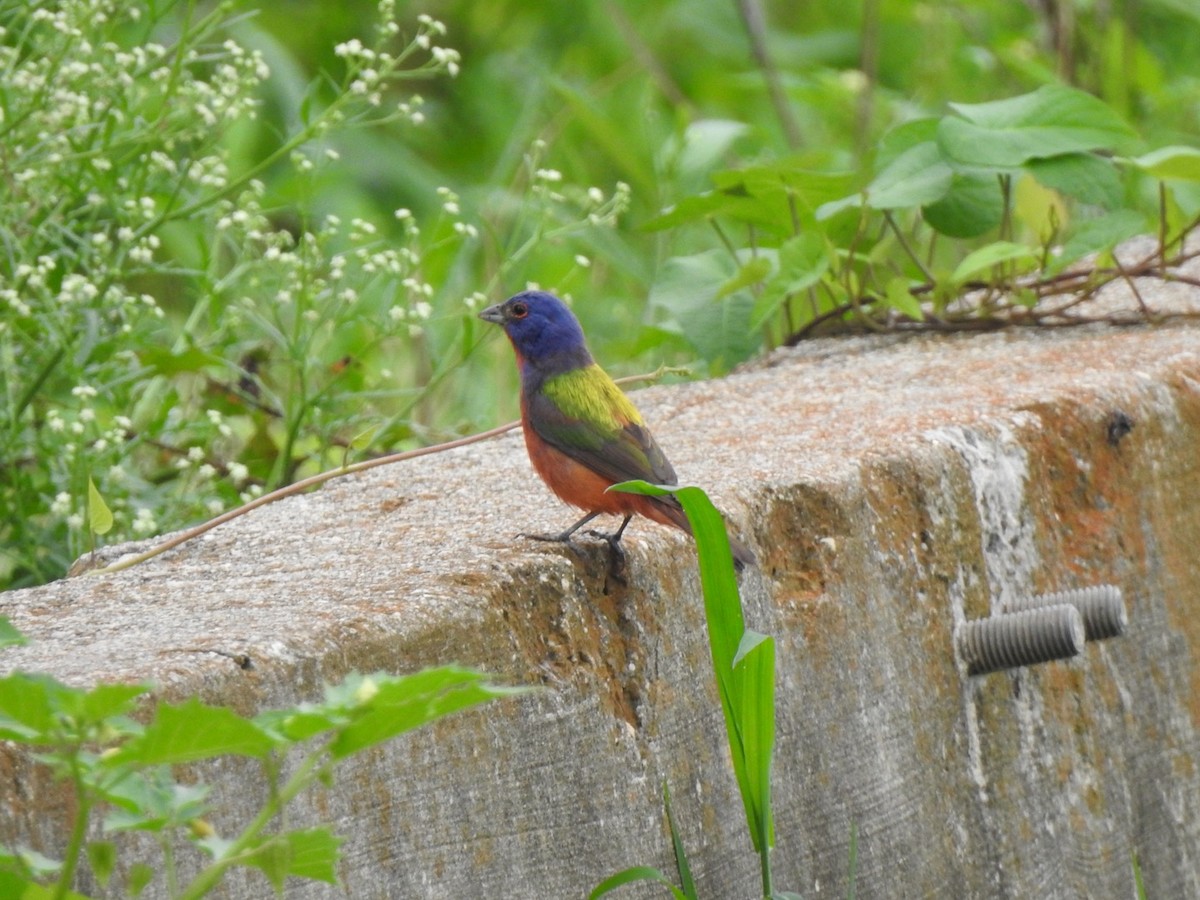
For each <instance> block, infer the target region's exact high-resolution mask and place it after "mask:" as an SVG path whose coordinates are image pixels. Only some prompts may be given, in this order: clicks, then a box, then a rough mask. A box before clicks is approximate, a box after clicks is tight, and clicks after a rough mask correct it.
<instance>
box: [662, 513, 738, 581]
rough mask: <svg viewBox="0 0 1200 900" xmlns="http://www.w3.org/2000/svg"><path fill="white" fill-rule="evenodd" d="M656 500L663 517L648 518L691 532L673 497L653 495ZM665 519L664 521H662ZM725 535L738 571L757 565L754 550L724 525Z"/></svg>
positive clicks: (684, 514)
mask: <svg viewBox="0 0 1200 900" xmlns="http://www.w3.org/2000/svg"><path fill="white" fill-rule="evenodd" d="M653 499H654V500H655V501H656V502H655V503H654V508H655V511H656V512H659V513H661V514H662V516H663V518H659V517H658V516H653V515H652V516H650V518H658V520H659V521H660V522H663V524H664V525H665V524H670V525H674V526H675V527H676V528H679V529H681V530H683V531H686V532H687V533H688V534H691V533H692V523H691V522H689V521H688V517H687V514H686V513H684V511H683V507H682V506H680V505H679V501H678V500H676V499H675V498H674V497H670V496H668V497H655V498H653ZM664 520H666V521H664ZM725 536H726V537H728V538H729V549H730V551H731V552H732V553H733V566H734V568H735V569H737V570H738V571H739V572H740V571H742V570H743V569H744V568H746V566H755V565H758V560H757V559H756V558H755V556H754V552H753V551H752V550H751V549H750V548H749V547H747V546H746V545H745V544H743V543H742V542H741V541H739V540H738V539H737V538H735V537H734V536H733V535H732V534H730V533H729V527H728V526H726V527H725Z"/></svg>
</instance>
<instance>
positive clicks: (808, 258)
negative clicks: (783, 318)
mask: <svg viewBox="0 0 1200 900" xmlns="http://www.w3.org/2000/svg"><path fill="white" fill-rule="evenodd" d="M829 264H830V252H829V247H828V245H827V244H826V243H825V239H824V238H823V237H822V236H821V235H820V234H818V233H817V232H813V231H806V232H804V233H803V234H801V235H799V236H797V237H794V238H792V239H791V240H789V241H787V242H786V243H784V244H783V246H781V247H780V248H779V271H778V272H776V273H775V276H774V277H773V278H771V280H770V281H768V282H767V284H766V287H765V288H764V289H763V292H762V293H761V294H760V295H759V296H758V298H757V299H756V300H755V301H754V311H753V312H752V313H751V315H750V327H751V328H752V329H756V330H757V329H759V328H762V326H763V324H764V323H765V322H766V321H767V320H768V319H770V318H771V316H773V315H774V314H775V312H776V311H777V310H778V309H779V307H780V306H782V305H783V303H784V302H785V301H786V300H787V299H788V297H790V296H792V295H793V294H797V293H799V292H800V291H804V290H807V289H808V288H810V287H812V286H813V285H814V284H816V283H817V282H818V281H820V280H821V278H822V277H823V276H824V275H825V273H826V272H827V271H829Z"/></svg>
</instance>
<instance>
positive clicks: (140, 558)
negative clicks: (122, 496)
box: [78, 366, 687, 575]
mask: <svg viewBox="0 0 1200 900" xmlns="http://www.w3.org/2000/svg"><path fill="white" fill-rule="evenodd" d="M686 371H687V370H686V369H677V368H673V367H669V366H662V367H660V368H659V369H658V370H656V371H654V372H648V373H645V374H642V375H628V376H626V377H624V378H618V379H616V381H617V383H618V384H629V383H631V382H639V381H656V380H658V379H660V378H662V376H663V375H666V374H669V373H686ZM520 424H521V423H520V422H519V421H517V422H509V423H507V424H505V425H499V426H497V427H496V428H490V429H488V430H487V431H481V432H479V433H478V434H471V435H467V436H466V437H462V438H458V439H456V440H453V441H447V442H445V443H442V444H435V445H433V446H430V447H418V448H417V449H415V450H405V451H403V452H402V453H391V454H389V455H387V456H381V457H378V458H377V459H368V460H364V461H363V462H358V463H354V464H352V465H349V466H342V467H340V468H337V469H330V470H329V471H328V472H321V473H319V474H317V475H312V476H310V477H308V478H303V479H301V480H300V481H297V482H294V483H292V484H289V485H287V486H285V487H281V488H279V489H278V490H275V491H271V493H269V494H263V495H262V496H261V497H256V498H254V499H253V500H251V501H250V502H249V503H244V504H243V505H241V506H239V507H237V508H236V509H231V510H229V511H228V512H224V513H221V515H219V516H217V517H216V518H214V519H209V520H208V521H207V522H203V523H201V524H200V525H197V526H195V527H194V528H189V529H187V530H186V531H181V532H180V533H179V534H177V535H175V536H174V537H172V538H170V539H168V540H166V541H163V542H162V543H161V544H156V545H155V546H153V547H151V548H150V549H149V550H147V551H145V552H144V553H139V554H137V555H136V556H131V557H130V558H129V559H123V560H121V561H120V562H115V563H113V564H112V565H108V566H104V567H103V568H99V569H87V570H85V571H84V572H80V573H78V574H88V575H110V574H112V573H113V572H120V571H122V570H123V569H128V568H131V567H133V566H136V565H137V564H138V563H142V562H145V561H146V560H148V559H153V558H154V557H155V556H158V555H159V554H161V553H166V552H167V551H168V550H171V549H174V548H175V547H178V546H179V545H180V544H183V543H186V542H187V541H190V540H192V539H193V538H196V537H199V536H200V535H202V534H204V533H205V532H208V531H212V529H214V528H216V527H217V526H218V525H224V524H225V523H226V522H231V521H233V520H234V519H237V518H239V517H241V516H244V515H246V514H247V513H249V512H253V511H254V510H256V509H258V508H259V507H260V506H266V505H267V504H268V503H274V502H275V501H276V500H282V499H283V498H284V497H290V496H292V495H293V494H299V493H303V492H304V491H307V490H308V489H309V488H314V487H317V486H318V485H321V484H324V483H325V482H326V481H329V480H331V479H333V478H339V477H341V476H342V475H352V474H354V473H356V472H365V471H366V470H367V469H374V468H375V467H377V466H386V465H390V464H391V463H397V462H403V461H405V460H409V459H416V458H417V457H420V456H429V455H430V454H433V453H442V452H443V451H446V450H453V449H455V448H456V447H465V446H467V445H468V444H475V443H478V442H480V441H486V440H488V439H489V438H494V437H499V436H500V435H502V434H505V433H506V432H509V431H512V430H513V429H514V428H516V427H517V426H519V425H520Z"/></svg>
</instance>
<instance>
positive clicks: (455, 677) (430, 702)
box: [329, 666, 528, 759]
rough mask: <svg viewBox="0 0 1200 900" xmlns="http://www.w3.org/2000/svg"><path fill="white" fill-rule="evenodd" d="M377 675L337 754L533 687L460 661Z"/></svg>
mask: <svg viewBox="0 0 1200 900" xmlns="http://www.w3.org/2000/svg"><path fill="white" fill-rule="evenodd" d="M374 677H375V678H377V679H378V680H379V681H378V688H377V690H376V692H375V693H374V694H373V695H371V696H370V697H369V699H366V701H365V702H364V703H363V704H362V705H361V707H360V708H359V709H358V710H357V711H356V716H355V718H354V720H353V721H352V723H351V724H349V725H347V726H346V727H345V728H344V729H342V730H341V732H340V733H339V734H338V735H337V737H335V738H334V739H333V741H332V742H331V743H330V745H329V751H330V753H331V754H332V755H333V757H334V758H335V759H340V758H342V757H345V756H349V755H351V754H352V753H357V752H359V751H360V750H365V749H367V748H368V747H373V746H375V745H376V744H380V743H383V742H384V741H386V740H389V739H391V738H393V737H395V736H396V735H398V734H401V733H403V732H405V731H409V730H411V729H413V728H419V727H420V726H422V725H425V724H427V723H429V722H432V721H434V720H435V719H440V718H441V717H443V716H446V715H449V714H450V713H453V712H458V711H460V710H463V709H467V708H468V707H471V706H476V705H478V704H480V703H485V702H487V701H488V700H494V699H496V698H499V697H510V696H513V695H514V694H519V693H523V692H524V691H526V690H528V689H527V688H521V687H505V686H500V685H495V684H492V683H491V682H489V681H488V676H486V675H485V674H483V673H482V672H477V671H475V670H473V669H464V668H460V667H457V666H443V667H441V668H437V669H426V670H424V671H421V672H417V673H415V674H413V675H405V676H401V677H388V676H374Z"/></svg>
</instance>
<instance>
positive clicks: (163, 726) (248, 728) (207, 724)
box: [118, 697, 275, 765]
mask: <svg viewBox="0 0 1200 900" xmlns="http://www.w3.org/2000/svg"><path fill="white" fill-rule="evenodd" d="M274 746H275V742H274V741H273V740H272V739H271V737H270V735H268V734H267V733H266V732H264V731H263V730H262V729H261V728H259V727H258V726H257V725H256V724H254V723H253V722H251V721H250V720H248V719H243V718H242V717H241V716H239V715H237V713H235V712H234V711H233V710H231V709H228V708H227V707H224V706H208V705H206V704H204V703H201V702H200V701H199V700H197V699H196V698H194V697H193V698H191V699H189V700H186V701H184V702H183V703H181V704H179V705H172V704H162V705H160V706H159V707H158V710H157V712H156V714H155V717H154V721H152V722H151V723H150V724H149V725H147V726H146V730H145V731H144V732H143V734H142V735H141V736H140V737H136V738H134V739H133V740H131V741H129V742H128V743H127V744H126V745H125V746H124V747H123V748H122V749H121V752H120V753H119V754H118V758H119V759H120V760H121V761H122V762H139V763H146V764H151V765H153V764H159V763H169V764H176V763H186V762H195V761H196V760H200V759H208V758H210V757H214V756H224V755H227V754H233V755H237V756H253V757H257V758H259V759H262V758H265V757H266V756H267V755H268V754H269V753H270V752H271V750H272V749H273V748H274Z"/></svg>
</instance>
